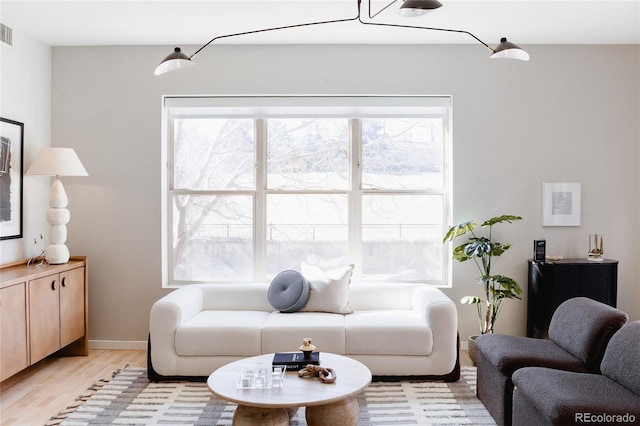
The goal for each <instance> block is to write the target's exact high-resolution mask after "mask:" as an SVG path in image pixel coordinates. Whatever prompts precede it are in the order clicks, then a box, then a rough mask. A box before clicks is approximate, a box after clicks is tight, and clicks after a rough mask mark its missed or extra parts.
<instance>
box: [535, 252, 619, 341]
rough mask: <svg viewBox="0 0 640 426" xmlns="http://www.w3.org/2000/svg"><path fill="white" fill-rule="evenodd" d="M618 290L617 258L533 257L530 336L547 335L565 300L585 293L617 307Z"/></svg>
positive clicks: (544, 336)
mask: <svg viewBox="0 0 640 426" xmlns="http://www.w3.org/2000/svg"><path fill="white" fill-rule="evenodd" d="M617 291H618V261H617V260H612V259H605V260H604V261H602V262H592V261H588V260H586V259H565V260H560V261H557V262H553V263H541V262H534V261H532V260H529V283H528V295H527V336H529V337H542V338H546V337H547V336H548V329H549V323H550V321H551V317H552V316H553V313H554V312H555V310H556V308H557V307H558V306H560V304H561V303H562V302H564V301H565V300H568V299H571V298H572V297H578V296H583V297H589V298H591V299H594V300H597V301H599V302H603V303H606V304H607V305H610V306H614V307H615V306H616V302H617V300H616V299H617Z"/></svg>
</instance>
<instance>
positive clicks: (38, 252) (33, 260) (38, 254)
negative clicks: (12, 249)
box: [27, 234, 47, 268]
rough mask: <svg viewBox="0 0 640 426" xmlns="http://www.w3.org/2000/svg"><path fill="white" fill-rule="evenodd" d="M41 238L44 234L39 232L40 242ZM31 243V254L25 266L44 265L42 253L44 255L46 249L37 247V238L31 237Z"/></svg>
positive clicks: (35, 266)
mask: <svg viewBox="0 0 640 426" xmlns="http://www.w3.org/2000/svg"><path fill="white" fill-rule="evenodd" d="M43 239H44V236H43V235H42V234H40V243H42V240H43ZM33 244H34V249H33V256H31V257H30V258H29V259H28V260H27V267H28V268H37V267H39V266H42V265H44V255H45V253H46V251H47V250H45V249H43V248H40V249H38V239H37V238H34V239H33Z"/></svg>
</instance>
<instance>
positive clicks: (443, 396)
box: [47, 367, 495, 426]
mask: <svg viewBox="0 0 640 426" xmlns="http://www.w3.org/2000/svg"><path fill="white" fill-rule="evenodd" d="M475 372H476V370H475V368H473V367H463V368H462V374H461V377H460V380H459V381H458V382H454V383H443V382H436V381H399V382H373V383H372V384H371V385H370V386H369V387H368V388H367V389H366V390H365V392H363V393H361V394H360V396H359V398H358V401H359V403H360V420H359V422H358V425H363V426H369V425H370V426H378V425H380V426H383V425H396V426H400V425H403V426H404V425H439V424H449V425H463V424H471V425H495V423H494V421H493V419H492V418H491V416H490V415H489V413H488V412H487V411H486V409H485V408H484V406H483V405H482V403H481V402H480V401H479V400H478V399H477V398H476V396H475V386H476V374H475ZM235 407H236V406H235V404H232V403H227V402H225V401H222V400H220V399H217V398H215V397H214V396H213V395H212V394H211V392H209V390H208V389H207V386H206V383H196V382H170V383H151V382H149V380H147V371H146V369H144V368H135V367H125V368H124V369H122V370H120V371H118V372H116V373H114V377H113V378H111V379H110V380H103V381H100V382H98V383H96V385H94V386H93V387H92V388H90V389H89V390H88V392H87V395H85V396H81V397H79V398H78V399H77V400H76V403H74V404H72V405H70V406H69V408H68V409H67V410H65V411H63V412H62V413H60V414H59V415H57V416H54V417H52V418H51V420H50V421H49V422H48V423H47V425H48V426H51V425H61V426H72V425H73V426H79V425H124V424H126V425H136V424H137V425H163V424H165V425H166V424H172V425H231V423H232V419H233V413H234V410H235ZM291 425H297V426H302V425H306V422H305V419H304V408H301V409H300V410H298V413H297V414H296V416H295V417H294V418H293V419H292V421H291Z"/></svg>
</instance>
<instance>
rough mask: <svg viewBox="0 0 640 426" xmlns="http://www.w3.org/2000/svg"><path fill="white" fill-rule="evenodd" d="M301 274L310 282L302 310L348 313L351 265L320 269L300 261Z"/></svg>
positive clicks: (350, 311)
mask: <svg viewBox="0 0 640 426" xmlns="http://www.w3.org/2000/svg"><path fill="white" fill-rule="evenodd" d="M301 266H302V275H303V276H304V277H305V278H306V279H307V280H308V281H309V282H310V283H311V293H310V294H309V301H308V302H307V304H306V305H305V306H304V307H303V308H302V309H300V311H304V312H331V313H336V314H350V313H352V312H353V311H352V310H351V309H349V283H350V282H351V273H352V272H353V265H348V266H345V267H343V268H336V269H331V270H326V271H325V270H322V269H321V268H319V267H317V266H313V265H308V264H306V263H304V262H303V263H302V265H301Z"/></svg>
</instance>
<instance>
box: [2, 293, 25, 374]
mask: <svg viewBox="0 0 640 426" xmlns="http://www.w3.org/2000/svg"><path fill="white" fill-rule="evenodd" d="M0 333H1V334H0V348H2V352H1V354H0V381H2V380H4V379H6V378H7V377H11V376H13V375H14V374H15V373H17V372H18V371H21V370H23V369H25V368H27V367H28V366H29V352H28V346H27V283H26V282H22V283H18V284H14V285H11V286H8V287H5V288H2V289H0Z"/></svg>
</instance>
